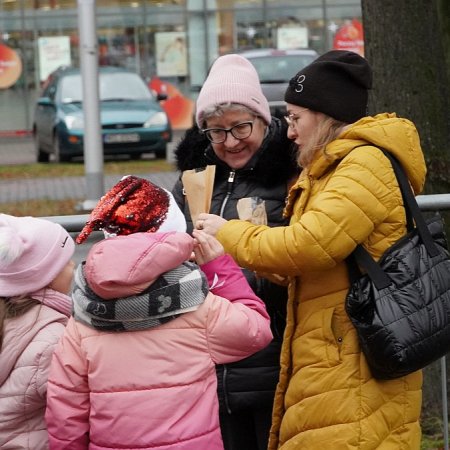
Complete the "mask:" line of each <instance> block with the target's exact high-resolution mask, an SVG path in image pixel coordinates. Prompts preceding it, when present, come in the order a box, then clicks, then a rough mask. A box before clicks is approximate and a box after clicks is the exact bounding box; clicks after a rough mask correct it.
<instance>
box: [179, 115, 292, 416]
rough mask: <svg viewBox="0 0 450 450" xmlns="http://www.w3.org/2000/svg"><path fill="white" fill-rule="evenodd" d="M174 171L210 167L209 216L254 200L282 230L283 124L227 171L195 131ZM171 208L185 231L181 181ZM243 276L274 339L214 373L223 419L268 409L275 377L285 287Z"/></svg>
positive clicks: (232, 215) (286, 174) (288, 171)
mask: <svg viewBox="0 0 450 450" xmlns="http://www.w3.org/2000/svg"><path fill="white" fill-rule="evenodd" d="M175 158H176V163H177V168H178V170H179V171H180V172H182V171H184V170H190V169H196V168H202V167H205V166H207V165H215V166H216V173H215V181H214V189H213V194H212V202H211V209H210V213H212V214H218V215H220V216H222V217H224V218H225V219H228V220H230V219H237V218H238V213H237V209H236V205H237V201H238V200H239V199H241V198H246V197H259V198H261V199H262V200H264V201H265V206H266V212H267V220H268V225H269V226H280V225H286V224H287V221H286V220H285V219H283V217H282V213H283V208H284V205H285V199H286V196H287V191H288V184H289V182H290V181H292V180H293V179H295V178H296V176H297V175H298V166H297V164H296V162H295V151H294V146H293V144H292V141H290V140H289V139H288V138H287V124H285V123H284V122H282V121H280V120H279V119H277V118H272V122H271V124H270V126H269V129H268V134H267V136H266V137H265V138H264V141H263V144H262V146H261V149H260V150H259V151H258V152H257V153H256V154H255V155H254V156H253V157H252V159H251V160H250V161H249V162H248V164H247V165H246V166H245V167H244V168H242V169H238V170H232V169H231V168H230V167H229V166H227V165H226V164H225V163H224V162H223V161H222V160H220V159H219V158H217V156H216V155H215V153H214V151H213V149H212V147H211V145H210V143H209V141H208V140H207V139H206V137H205V136H204V135H203V134H201V133H200V131H199V129H198V128H197V126H195V125H194V126H193V127H192V128H190V129H189V130H187V131H186V133H185V135H184V136H183V138H182V139H181V141H180V142H179V143H178V145H177V147H176V149H175ZM172 193H173V195H174V197H175V200H176V202H177V203H178V205H179V206H180V208H181V210H182V211H183V212H184V214H185V216H186V220H187V222H188V231H189V232H191V231H192V228H193V226H192V220H191V216H190V213H189V208H188V206H187V203H186V201H185V196H184V194H183V185H182V182H181V178H180V179H179V180H178V181H177V183H176V184H175V186H174V189H173V191H172ZM244 273H245V275H246V277H247V280H248V281H249V283H250V285H251V286H252V288H253V290H254V291H255V292H256V294H257V295H258V296H259V297H260V298H262V299H263V300H264V302H265V304H266V308H267V311H268V313H269V315H270V317H271V324H272V332H273V335H274V339H273V341H272V343H271V344H269V346H268V347H266V348H265V349H263V350H261V351H259V352H257V353H256V354H254V355H252V356H250V357H249V358H246V359H244V360H242V361H238V362H236V363H232V364H227V365H225V366H218V367H217V377H218V395H219V401H220V407H221V408H226V410H227V411H228V413H230V414H231V413H232V412H234V411H241V410H245V409H249V408H252V409H254V408H262V407H268V408H271V407H272V403H273V397H274V393H275V387H276V384H277V382H278V374H279V367H280V366H279V355H280V349H281V341H282V338H283V331H284V326H285V317H286V301H287V292H286V289H285V288H284V287H281V286H278V285H275V284H273V283H270V282H269V281H267V280H265V279H261V278H257V277H255V275H254V274H253V272H250V271H247V270H244Z"/></svg>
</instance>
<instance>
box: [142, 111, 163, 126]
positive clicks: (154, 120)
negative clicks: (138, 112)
mask: <svg viewBox="0 0 450 450" xmlns="http://www.w3.org/2000/svg"><path fill="white" fill-rule="evenodd" d="M167 122H168V121H167V115H166V113H164V112H157V113H155V114H153V116H152V117H150V118H149V119H148V120H146V121H145V123H144V128H150V127H154V126H161V125H167Z"/></svg>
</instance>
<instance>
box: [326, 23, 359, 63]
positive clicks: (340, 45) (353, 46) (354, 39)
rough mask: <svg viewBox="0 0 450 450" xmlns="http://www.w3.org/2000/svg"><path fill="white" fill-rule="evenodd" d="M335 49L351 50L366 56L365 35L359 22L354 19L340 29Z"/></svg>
mask: <svg viewBox="0 0 450 450" xmlns="http://www.w3.org/2000/svg"><path fill="white" fill-rule="evenodd" d="M333 48H334V49H336V50H350V51H352V52H355V53H358V54H359V55H361V56H364V33H363V26H362V23H361V22H360V21H359V20H356V19H353V20H352V21H351V22H348V23H346V24H345V25H344V26H342V27H341V28H339V30H338V31H337V33H336V35H335V36H334V41H333Z"/></svg>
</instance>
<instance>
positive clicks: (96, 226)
mask: <svg viewBox="0 0 450 450" xmlns="http://www.w3.org/2000/svg"><path fill="white" fill-rule="evenodd" d="M98 230H103V231H104V233H105V235H106V236H111V235H127V234H131V233H137V232H155V231H160V232H166V231H186V221H185V219H184V215H183V213H182V212H181V211H180V209H179V208H178V206H177V204H176V202H175V200H174V198H173V197H172V194H171V193H170V192H169V191H167V190H165V189H163V188H161V187H159V186H157V185H155V184H153V183H151V182H150V181H148V180H146V179H144V178H139V177H136V176H133V175H128V176H126V177H124V178H122V179H121V180H120V181H119V182H118V183H117V184H116V185H115V186H113V187H112V188H111V189H110V190H109V191H108V192H107V193H106V194H105V195H104V196H103V197H102V198H101V199H100V201H99V202H98V203H97V205H96V206H95V208H94V209H93V210H92V212H91V214H90V216H89V220H88V221H87V222H86V225H85V226H84V228H83V229H82V230H81V232H80V234H79V235H78V237H77V238H76V243H77V244H82V243H83V242H84V241H85V240H86V239H87V237H88V236H89V235H90V234H91V233H92V232H93V231H98Z"/></svg>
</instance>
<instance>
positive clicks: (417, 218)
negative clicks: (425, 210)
mask: <svg viewBox="0 0 450 450" xmlns="http://www.w3.org/2000/svg"><path fill="white" fill-rule="evenodd" d="M380 150H381V151H382V152H383V153H384V155H385V156H386V157H387V158H388V159H389V161H390V162H391V164H392V167H393V169H394V173H395V176H396V178H397V182H398V184H399V187H400V191H401V194H402V197H403V203H404V207H405V213H406V227H407V229H408V231H412V230H413V229H414V224H415V226H416V228H417V233H418V234H419V236H420V238H421V240H422V242H423V244H424V245H425V248H426V249H427V252H428V253H429V255H430V256H431V257H434V256H437V255H438V254H439V250H438V248H437V247H436V244H435V243H434V240H433V237H432V236H431V233H430V231H429V230H428V227H427V224H426V222H425V219H424V217H423V216H422V213H421V212H420V208H419V205H418V204H417V200H416V198H415V197H414V195H413V192H412V189H411V186H410V184H409V181H408V178H407V177H406V175H405V172H404V169H403V167H402V166H401V164H400V163H399V162H398V161H397V159H396V158H395V157H394V156H392V155H391V154H390V153H389V152H388V151H386V150H385V149H383V148H380ZM413 220H414V222H413ZM347 265H348V268H349V277H350V281H351V282H352V283H353V282H354V281H356V279H357V278H358V277H359V276H360V275H361V271H360V270H359V267H358V265H359V266H361V267H363V268H364V269H365V270H366V271H367V273H368V275H369V277H370V279H371V280H372V281H373V283H374V284H375V286H376V287H377V289H383V288H386V287H387V286H389V285H390V284H391V279H390V278H389V276H388V275H386V273H385V272H384V271H383V270H382V269H381V267H380V266H379V264H378V263H377V262H376V261H375V260H374V259H373V258H372V256H371V255H370V253H369V252H368V251H367V250H366V249H365V248H364V247H363V246H362V245H361V244H359V245H357V246H356V248H355V250H354V251H353V253H352V254H351V255H350V256H349V257H348V258H347ZM358 274H359V276H358Z"/></svg>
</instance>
